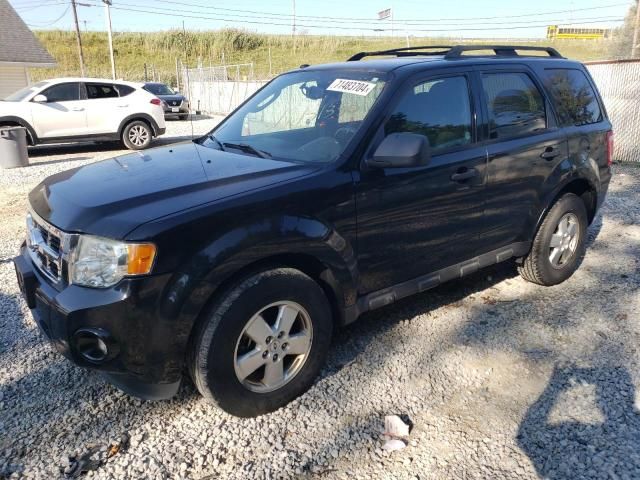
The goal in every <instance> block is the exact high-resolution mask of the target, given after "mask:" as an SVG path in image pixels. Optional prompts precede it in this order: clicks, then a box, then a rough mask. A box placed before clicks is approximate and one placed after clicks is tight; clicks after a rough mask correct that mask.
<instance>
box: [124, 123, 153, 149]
mask: <svg viewBox="0 0 640 480" xmlns="http://www.w3.org/2000/svg"><path fill="white" fill-rule="evenodd" d="M152 138H153V132H152V131H151V127H150V126H149V124H148V123H146V122H143V121H142V120H135V121H133V122H131V123H129V124H127V126H125V127H124V129H123V130H122V143H123V144H124V146H125V147H127V148H128V149H129V150H142V149H145V148H147V147H148V146H149V145H150V144H151V140H152Z"/></svg>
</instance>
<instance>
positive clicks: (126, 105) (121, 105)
mask: <svg viewBox="0 0 640 480" xmlns="http://www.w3.org/2000/svg"><path fill="white" fill-rule="evenodd" d="M118 106H119V107H121V108H127V107H128V106H129V105H128V104H120V105H118Z"/></svg>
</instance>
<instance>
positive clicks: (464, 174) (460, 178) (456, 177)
mask: <svg viewBox="0 0 640 480" xmlns="http://www.w3.org/2000/svg"><path fill="white" fill-rule="evenodd" d="M477 175H478V170H476V169H475V168H467V167H462V168H461V169H459V170H458V171H457V172H456V173H454V174H453V175H451V180H453V181H454V182H464V181H465V180H469V179H470V178H473V177H475V176H477Z"/></svg>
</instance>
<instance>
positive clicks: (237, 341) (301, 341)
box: [189, 268, 333, 417]
mask: <svg viewBox="0 0 640 480" xmlns="http://www.w3.org/2000/svg"><path fill="white" fill-rule="evenodd" d="M202 320H203V321H202V323H201V324H200V325H199V326H198V327H197V328H198V330H197V331H196V334H195V336H194V339H193V341H192V344H191V347H190V356H191V359H190V362H189V363H190V367H191V374H192V377H193V380H194V383H195V385H196V387H197V388H198V390H199V391H200V393H201V394H202V395H203V396H204V397H205V398H207V399H208V400H210V401H211V402H213V403H214V404H216V405H218V406H219V407H220V408H222V409H223V410H225V411H226V412H228V413H231V414H233V415H237V416H240V417H254V416H257V415H261V414H264V413H267V412H271V411H273V410H277V409H278V408H280V407H282V406H284V405H286V404H287V403H288V402H290V401H291V400H293V399H294V398H296V397H297V396H299V395H300V394H302V393H303V392H305V391H306V390H307V389H308V388H309V387H310V386H311V384H312V383H313V380H314V378H315V377H316V376H317V374H318V372H319V371H320V368H321V367H322V364H323V363H324V359H325V356H326V353H327V351H328V349H329V344H330V341H331V332H332V325H333V322H332V320H331V310H330V308H329V305H328V302H327V298H326V296H325V294H324V292H323V290H322V288H320V286H319V285H318V284H317V283H316V282H315V281H313V280H312V279H311V278H309V277H308V276H307V275H305V274H304V273H302V272H300V271H298V270H295V269H291V268H278V269H274V270H267V271H263V272H260V273H257V274H255V275H252V276H251V277H249V278H247V279H245V280H243V281H241V282H240V283H238V284H237V285H236V286H235V287H232V288H231V290H230V291H228V293H227V294H226V295H225V296H224V298H221V299H219V301H218V302H216V303H215V304H214V305H213V307H212V308H211V310H210V311H209V312H208V313H207V314H206V315H205V317H204V318H203V319H202Z"/></svg>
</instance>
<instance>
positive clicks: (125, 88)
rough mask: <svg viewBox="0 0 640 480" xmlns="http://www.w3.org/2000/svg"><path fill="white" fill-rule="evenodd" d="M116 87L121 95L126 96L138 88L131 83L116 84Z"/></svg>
mask: <svg viewBox="0 0 640 480" xmlns="http://www.w3.org/2000/svg"><path fill="white" fill-rule="evenodd" d="M114 87H115V89H116V90H117V91H118V93H119V94H120V96H121V97H126V96H127V95H130V94H131V93H133V92H134V91H135V90H136V89H135V88H133V87H130V86H129V85H118V84H116V85H114Z"/></svg>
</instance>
